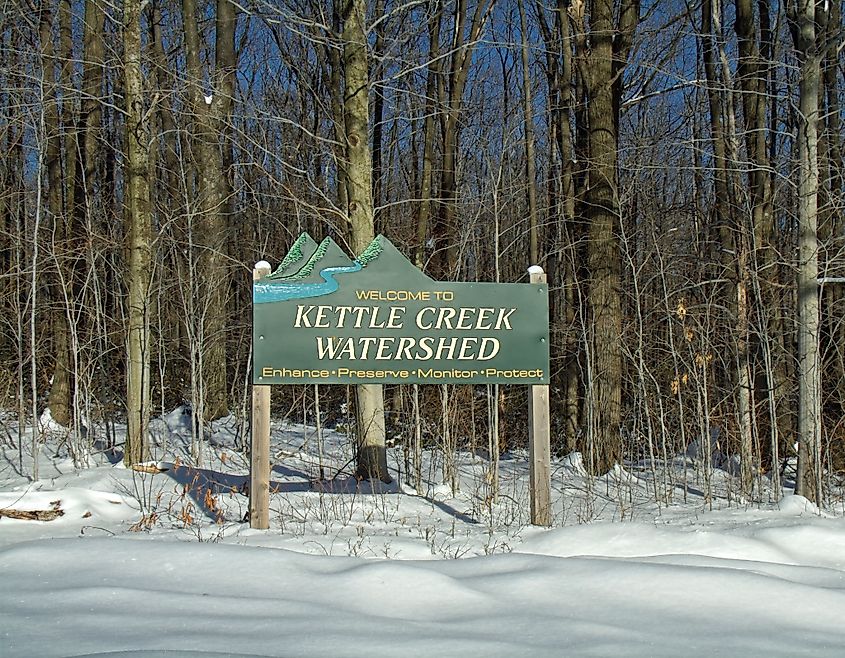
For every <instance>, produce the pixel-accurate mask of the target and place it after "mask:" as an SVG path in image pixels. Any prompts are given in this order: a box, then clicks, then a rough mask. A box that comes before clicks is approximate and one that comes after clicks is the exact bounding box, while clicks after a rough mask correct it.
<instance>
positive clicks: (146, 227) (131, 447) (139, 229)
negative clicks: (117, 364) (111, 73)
mask: <svg viewBox="0 0 845 658" xmlns="http://www.w3.org/2000/svg"><path fill="white" fill-rule="evenodd" d="M141 5H142V0H126V2H125V3H124V5H123V49H124V53H125V54H124V57H125V62H124V78H125V96H126V144H127V154H126V174H125V177H126V182H127V188H126V193H125V194H126V202H125V204H126V216H127V222H128V224H129V226H128V236H129V239H128V245H127V246H128V251H129V266H128V268H127V278H128V282H127V287H128V289H129V299H128V305H129V309H128V316H129V333H128V337H127V346H128V363H127V369H126V407H127V408H126V413H127V425H128V428H127V435H126V449H125V452H124V455H123V460H124V462H125V463H126V464H134V463H137V462H139V461H142V460H144V459H145V458H146V457H147V454H148V448H147V427H148V425H149V418H150V314H149V304H150V283H151V277H152V245H153V236H152V222H151V216H150V215H151V213H150V180H149V175H150V171H149V146H150V128H149V118H148V115H147V111H146V107H145V105H144V77H143V76H144V74H143V68H142V65H141Z"/></svg>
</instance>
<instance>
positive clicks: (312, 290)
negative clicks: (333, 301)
mask: <svg viewBox="0 0 845 658" xmlns="http://www.w3.org/2000/svg"><path fill="white" fill-rule="evenodd" d="M362 268H363V266H362V265H361V263H359V262H358V261H357V260H355V261H352V265H346V266H341V267H327V268H325V269H322V270H320V273H319V274H320V278H322V279H323V281H322V282H317V283H305V282H302V281H284V282H279V281H276V282H273V283H262V282H260V281H258V282H256V283H255V284H254V285H253V287H252V302H253V303H254V304H268V303H270V302H283V301H286V300H289V299H306V298H308V297H322V296H323V295H330V294H331V293H333V292H335V291H336V290H337V289H338V287H339V284H338V282H337V281H336V280H335V278H334V277H335V275H336V274H347V273H351V272H359V271H361V269H362Z"/></svg>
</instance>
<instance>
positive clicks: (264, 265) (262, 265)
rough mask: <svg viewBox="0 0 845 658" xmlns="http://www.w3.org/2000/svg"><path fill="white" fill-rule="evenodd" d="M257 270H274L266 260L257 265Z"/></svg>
mask: <svg viewBox="0 0 845 658" xmlns="http://www.w3.org/2000/svg"><path fill="white" fill-rule="evenodd" d="M255 269H256V270H271V269H273V268H272V267H270V263H268V262H267V261H266V260H260V261H258V262H257V263H256V264H255Z"/></svg>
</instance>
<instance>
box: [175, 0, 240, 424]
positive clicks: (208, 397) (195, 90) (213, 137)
mask: <svg viewBox="0 0 845 658" xmlns="http://www.w3.org/2000/svg"><path fill="white" fill-rule="evenodd" d="M182 14H183V21H184V28H185V57H186V63H187V68H188V75H189V88H190V99H191V109H192V112H193V115H194V117H193V125H194V132H193V138H194V144H195V145H194V148H195V155H196V158H195V164H196V168H197V178H198V182H199V185H198V188H197V193H198V195H199V204H198V205H199V227H198V235H197V238H198V243H199V250H200V251H199V255H198V259H197V265H198V282H199V285H200V290H201V291H202V292H203V293H204V294H205V299H203V300H202V301H201V302H200V306H199V315H200V316H201V317H202V332H201V335H202V339H203V354H202V373H201V376H202V378H203V382H202V383H203V386H202V390H203V394H204V395H203V414H202V415H203V420H205V421H210V420H215V419H217V418H221V417H223V416H225V415H226V414H228V413H229V402H228V379H227V376H226V327H227V322H226V319H227V307H226V303H227V296H228V287H229V286H228V279H229V274H228V268H227V266H226V261H227V257H226V256H227V254H226V248H227V243H228V238H227V235H228V231H229V216H230V214H231V213H230V212H229V209H230V205H231V191H230V189H229V182H228V171H227V167H226V162H227V159H226V157H225V153H224V151H225V149H226V148H227V146H228V144H229V140H228V139H227V137H226V132H227V131H228V129H229V128H228V126H229V120H230V118H231V113H232V101H233V96H234V90H235V69H236V60H235V23H236V20H237V18H236V15H235V7H234V5H233V4H232V2H231V0H217V12H216V24H215V37H214V66H213V67H212V70H211V71H210V73H209V75H208V78H209V80H210V83H211V84H210V87H211V88H210V90H209V91H208V93H209V94H210V96H206V91H205V90H204V89H203V83H204V80H205V79H206V76H205V74H204V71H203V67H202V64H201V61H200V50H201V49H200V37H199V29H198V26H197V21H198V20H199V19H198V16H197V7H196V2H195V0H183V3H182Z"/></svg>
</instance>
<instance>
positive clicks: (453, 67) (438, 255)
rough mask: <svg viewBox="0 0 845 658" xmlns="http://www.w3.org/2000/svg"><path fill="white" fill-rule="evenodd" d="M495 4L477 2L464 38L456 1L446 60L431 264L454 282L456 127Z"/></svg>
mask: <svg viewBox="0 0 845 658" xmlns="http://www.w3.org/2000/svg"><path fill="white" fill-rule="evenodd" d="M495 2H496V0H479V2H477V3H476V5H475V9H474V10H473V14H472V18H471V21H470V25H469V34H465V30H466V22H467V14H468V3H467V0H457V2H456V4H455V15H454V31H453V39H452V44H451V46H452V48H451V53H450V59H449V76H448V81H447V84H446V99H445V103H446V112H445V117H444V119H443V122H442V126H443V166H442V172H441V177H440V205H439V211H438V213H437V215H436V220H437V221H436V223H435V227H434V250H435V253H434V259H433V260H434V262H435V263H436V269H437V274H438V275H439V276H441V277H446V278H454V277H455V276H456V275H457V273H458V253H459V246H460V245H459V244H458V226H457V207H456V206H457V192H458V179H457V166H458V152H459V143H458V127H459V123H458V122H459V119H460V115H461V111H462V108H463V96H464V89H465V88H466V81H467V76H468V75H469V68H470V67H469V64H470V60H471V57H472V53H473V51H474V50H475V46H476V45H477V43H478V39H479V37H480V36H481V31H482V30H483V29H484V25H485V24H486V22H487V19H488V17H489V16H490V12H491V11H492V9H493V5H494V4H495Z"/></svg>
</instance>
